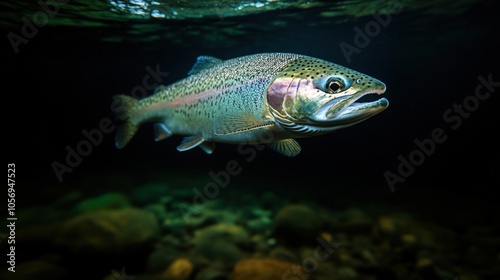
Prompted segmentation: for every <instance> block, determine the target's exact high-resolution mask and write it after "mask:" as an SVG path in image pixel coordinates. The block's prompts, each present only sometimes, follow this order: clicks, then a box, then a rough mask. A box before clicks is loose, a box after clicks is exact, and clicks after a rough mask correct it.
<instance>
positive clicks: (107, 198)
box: [74, 192, 130, 214]
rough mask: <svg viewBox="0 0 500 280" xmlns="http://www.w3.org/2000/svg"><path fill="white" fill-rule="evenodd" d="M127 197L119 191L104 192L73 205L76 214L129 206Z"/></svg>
mask: <svg viewBox="0 0 500 280" xmlns="http://www.w3.org/2000/svg"><path fill="white" fill-rule="evenodd" d="M129 207H130V202H129V200H128V198H127V197H126V196H125V195H123V194H121V193H114V192H113V193H106V194H103V195H100V196H98V197H95V198H90V199H86V200H84V201H82V202H80V203H78V204H77V205H75V207H74V211H75V213H76V214H84V213H90V212H95V211H99V210H113V209H124V208H129Z"/></svg>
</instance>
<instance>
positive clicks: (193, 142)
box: [177, 135, 205, 152]
mask: <svg viewBox="0 0 500 280" xmlns="http://www.w3.org/2000/svg"><path fill="white" fill-rule="evenodd" d="M203 141H205V139H203V137H201V136H194V135H193V136H186V137H184V139H182V142H181V144H180V145H179V146H177V151H179V152H184V151H187V150H190V149H192V148H194V147H196V146H198V145H200V144H201V143H203Z"/></svg>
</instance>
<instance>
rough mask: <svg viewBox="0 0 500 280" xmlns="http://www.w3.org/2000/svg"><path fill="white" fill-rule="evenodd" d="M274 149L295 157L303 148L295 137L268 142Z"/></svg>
mask: <svg viewBox="0 0 500 280" xmlns="http://www.w3.org/2000/svg"><path fill="white" fill-rule="evenodd" d="M267 145H268V146H269V148H271V149H272V150H274V151H276V152H278V153H280V154H283V155H285V156H287V157H294V156H296V155H298V154H300V151H301V148H300V145H299V143H297V141H295V140H293V139H291V138H290V139H283V140H278V141H274V142H271V143H269V144H267Z"/></svg>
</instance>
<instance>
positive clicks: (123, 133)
mask: <svg viewBox="0 0 500 280" xmlns="http://www.w3.org/2000/svg"><path fill="white" fill-rule="evenodd" d="M137 102H139V100H137V99H135V98H133V97H131V96H127V95H115V96H113V103H114V104H115V106H116V107H115V108H118V110H117V111H116V121H117V123H118V126H117V131H116V138H115V146H116V147H117V148H118V149H121V148H123V147H125V145H127V143H128V142H129V141H130V139H132V137H133V136H134V134H135V133H136V132H137V129H138V126H137V125H135V124H134V123H132V121H131V118H130V112H131V111H132V109H133V108H134V106H135V104H136V103H137Z"/></svg>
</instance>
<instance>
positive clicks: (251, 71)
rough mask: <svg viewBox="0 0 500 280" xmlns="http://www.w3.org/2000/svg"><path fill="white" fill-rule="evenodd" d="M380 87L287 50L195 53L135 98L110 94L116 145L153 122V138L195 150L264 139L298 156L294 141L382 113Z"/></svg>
mask: <svg viewBox="0 0 500 280" xmlns="http://www.w3.org/2000/svg"><path fill="white" fill-rule="evenodd" d="M385 88H386V87H385V84H384V83H383V82H381V81H379V80H377V79H375V78H372V77H370V76H367V75H365V74H363V73H359V72H357V71H354V70H351V69H349V68H346V67H343V66H340V65H337V64H334V63H331V62H328V61H324V60H321V59H318V58H313V57H309V56H305V55H299V54H293V53H262V54H254V55H248V56H243V57H237V58H233V59H229V60H220V59H217V58H215V57H210V56H200V57H198V59H197V61H196V63H195V64H194V66H193V68H192V69H191V71H190V72H189V73H188V77H187V78H184V79H182V80H180V81H178V82H176V83H174V84H171V85H168V86H159V87H158V88H157V89H156V90H155V92H154V94H153V95H151V96H149V97H146V98H143V99H140V100H137V99H135V98H133V97H130V96H126V95H117V96H114V97H113V98H114V101H115V102H116V103H117V104H119V108H120V110H119V112H118V113H117V119H118V129H117V135H116V142H115V143H116V146H117V147H118V148H123V147H124V146H125V145H126V144H127V143H128V142H129V141H130V139H131V138H132V136H133V135H134V134H135V133H136V131H137V129H138V128H139V126H140V125H141V124H143V123H146V122H155V123H156V124H155V126H154V129H155V140H156V141H159V140H162V139H165V138H167V137H169V136H171V135H174V134H176V135H184V136H185V137H184V139H183V140H182V142H181V144H180V145H179V146H178V147H177V150H179V151H186V150H189V149H192V148H194V147H200V148H202V149H203V150H204V151H205V152H207V153H209V154H211V153H212V152H213V150H214V147H215V144H214V143H215V142H220V143H233V144H238V143H251V144H267V145H268V146H269V147H270V148H272V149H273V150H275V151H277V152H279V153H281V154H284V155H286V156H290V157H291V156H296V155H298V154H299V153H300V150H301V148H300V146H299V144H298V143H297V142H296V141H295V140H294V139H295V138H302V137H311V136H316V135H321V134H325V133H328V132H331V131H334V130H337V129H340V128H344V127H347V126H351V125H354V124H356V123H359V122H361V121H363V120H366V119H368V118H369V117H372V116H374V115H376V114H378V113H380V112H382V111H383V110H384V109H385V108H387V106H388V105H389V102H388V101H387V99H385V98H381V99H378V100H377V101H372V102H356V101H357V100H358V99H360V98H361V97H362V96H365V95H367V94H378V95H380V94H382V93H384V92H385Z"/></svg>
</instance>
